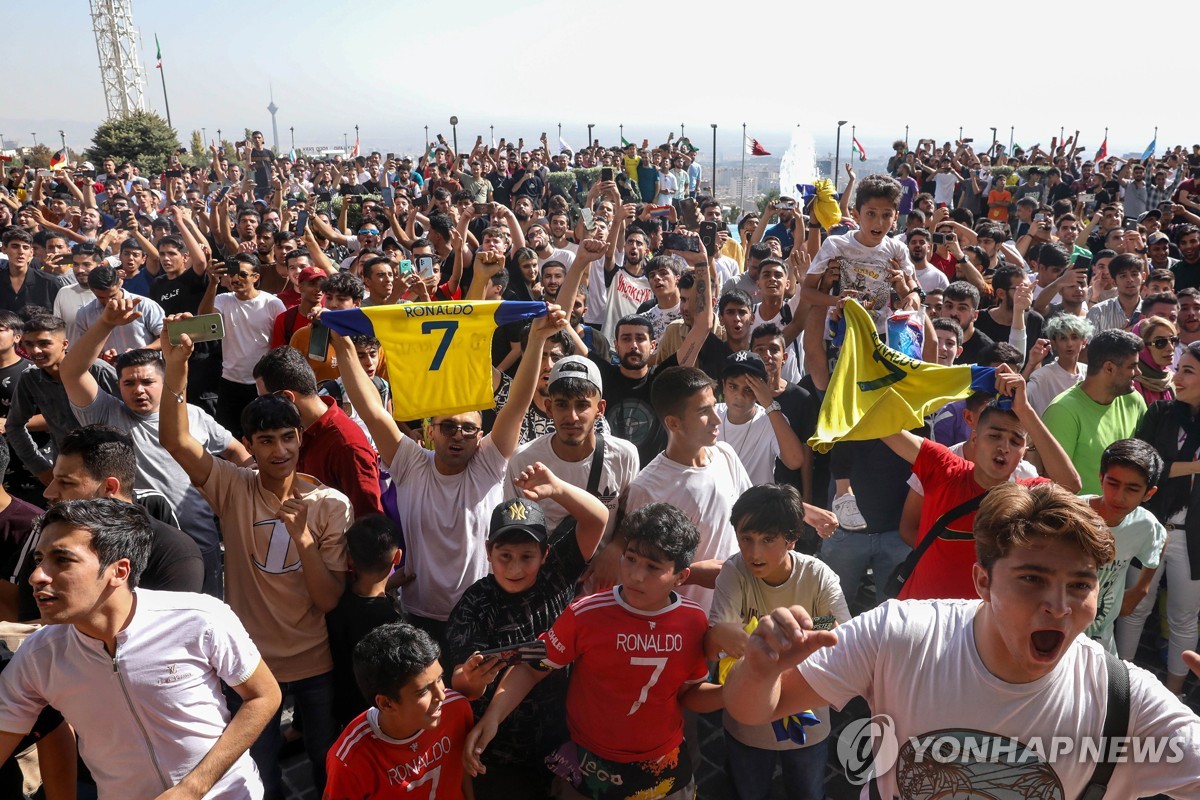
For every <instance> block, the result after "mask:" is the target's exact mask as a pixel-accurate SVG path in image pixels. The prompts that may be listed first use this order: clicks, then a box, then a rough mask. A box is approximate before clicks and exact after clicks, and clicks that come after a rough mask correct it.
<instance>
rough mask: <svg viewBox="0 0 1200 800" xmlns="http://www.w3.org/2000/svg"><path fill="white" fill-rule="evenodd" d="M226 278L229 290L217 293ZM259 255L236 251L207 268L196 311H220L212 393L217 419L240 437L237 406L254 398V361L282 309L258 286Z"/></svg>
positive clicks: (265, 348)
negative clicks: (216, 384)
mask: <svg viewBox="0 0 1200 800" xmlns="http://www.w3.org/2000/svg"><path fill="white" fill-rule="evenodd" d="M222 277H225V278H227V279H228V281H229V289H230V291H228V292H224V293H222V294H217V289H218V287H219V286H220V284H221V278H222ZM260 277H261V275H260V274H259V264H258V259H257V258H256V257H255V256H253V255H251V254H250V253H237V254H235V255H234V256H232V257H231V258H230V259H229V260H228V261H226V262H225V267H224V268H223V269H222V268H219V267H217V266H216V264H213V265H211V266H210V267H209V270H208V290H207V291H205V293H204V299H203V300H201V301H200V311H199V313H201V314H220V315H221V321H222V322H223V323H224V325H225V338H224V339H222V340H221V354H222V361H221V383H220V389H219V391H218V392H217V422H219V423H221V425H223V426H224V427H226V428H228V429H229V430H230V431H232V433H233V435H234V437H235V438H238V439H240V438H242V420H241V417H242V409H244V408H245V407H246V406H247V405H249V403H250V401H251V400H253V399H254V398H255V397H258V388H257V387H256V386H255V384H254V365H255V364H257V363H258V360H259V359H260V358H262V357H263V356H264V355H266V352H267V349H268V348H267V345H268V344H269V343H270V341H271V329H272V327H273V326H274V324H275V318H276V317H278V316H280V315H281V314H283V313H284V311H285V310H286V309H285V308H284V306H283V301H281V300H280V299H279V298H278V297H276V296H275V295H273V294H271V293H269V292H260V291H259V290H258V281H259V278H260Z"/></svg>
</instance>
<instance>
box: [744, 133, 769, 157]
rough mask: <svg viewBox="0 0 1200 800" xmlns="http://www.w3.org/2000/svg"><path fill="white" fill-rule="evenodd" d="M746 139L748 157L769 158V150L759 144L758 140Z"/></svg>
mask: <svg viewBox="0 0 1200 800" xmlns="http://www.w3.org/2000/svg"><path fill="white" fill-rule="evenodd" d="M745 139H746V155H748V156H769V155H771V154H770V153H768V152H767V148H765V147H763V146H762V145H761V144H759V143H758V139H751V138H750V137H749V136H747V137H745Z"/></svg>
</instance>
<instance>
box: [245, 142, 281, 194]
mask: <svg viewBox="0 0 1200 800" xmlns="http://www.w3.org/2000/svg"><path fill="white" fill-rule="evenodd" d="M250 162H251V163H252V164H253V165H254V183H255V184H256V185H257V186H258V187H260V188H264V189H265V188H266V187H268V186H270V185H271V164H273V163H274V162H275V154H274V153H272V152H271V151H270V150H267V149H266V148H263V149H262V150H251V151H250Z"/></svg>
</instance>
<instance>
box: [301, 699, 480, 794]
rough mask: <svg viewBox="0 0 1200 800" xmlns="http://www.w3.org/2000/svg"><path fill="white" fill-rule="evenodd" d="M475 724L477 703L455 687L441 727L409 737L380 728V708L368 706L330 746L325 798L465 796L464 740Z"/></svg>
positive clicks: (445, 704) (445, 705) (445, 708)
mask: <svg viewBox="0 0 1200 800" xmlns="http://www.w3.org/2000/svg"><path fill="white" fill-rule="evenodd" d="M474 724H475V715H474V714H473V713H472V712H471V704H470V703H468V702H467V698H465V697H463V696H462V695H461V694H459V693H458V692H454V691H447V692H446V699H445V700H443V701H442V716H441V719H440V720H438V724H437V727H434V728H424V729H422V730H419V731H417V732H416V733H415V734H413V735H412V736H410V737H408V738H407V739H393V738H392V737H390V736H388V735H387V734H386V733H384V732H383V731H382V730H380V728H379V709H378V708H374V707H372V708H368V709H367V710H366V711H364V712H363V713H361V714H359V715H358V716H357V717H355V718H354V721H353V722H351V723H350V724H349V725H347V726H346V730H344V731H342V735H341V736H339V737H338V740H337V741H336V742H334V744H333V747H331V748H330V749H329V755H328V756H326V758H325V769H326V771H327V772H328V775H329V777H328V778H327V779H326V782H325V794H324V795H323V797H324V800H360V798H361V800H366V799H367V798H376V800H388V798H404V800H461V798H462V797H463V791H462V783H463V766H462V750H463V741H464V740H465V739H466V738H467V734H468V733H469V732H470V730H471V727H472V726H473V725H474Z"/></svg>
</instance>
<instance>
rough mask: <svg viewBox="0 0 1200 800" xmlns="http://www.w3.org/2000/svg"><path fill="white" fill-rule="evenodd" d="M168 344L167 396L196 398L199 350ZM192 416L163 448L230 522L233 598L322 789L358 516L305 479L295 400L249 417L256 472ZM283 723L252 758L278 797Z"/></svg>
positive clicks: (225, 532)
mask: <svg viewBox="0 0 1200 800" xmlns="http://www.w3.org/2000/svg"><path fill="white" fill-rule="evenodd" d="M180 339H181V342H180V344H177V345H175V344H171V342H170V340H169V338H168V337H167V336H166V335H164V336H163V355H164V358H165V360H166V374H165V375H164V377H163V381H164V385H165V388H166V390H167V391H168V392H170V393H171V395H172V396H174V397H183V396H184V392H185V391H186V390H187V382H188V358H189V357H190V356H191V350H192V341H191V339H190V338H189V337H188V336H186V335H184V336H181V337H180ZM188 416H189V415H188V413H187V410H186V407H185V406H184V405H183V404H181V403H173V402H168V403H166V404H165V405H164V407H163V409H162V412H161V418H160V424H159V439H160V441H161V442H162V446H163V447H164V448H166V450H167V452H169V453H170V454H171V456H172V457H173V458H174V459H175V460H176V461H177V462H178V463H179V465H180V466H181V467H182V468H183V471H184V472H185V473H186V474H187V477H188V479H189V480H190V481H191V483H192V485H193V486H195V487H196V488H197V489H198V490H199V491H200V493H201V494H202V495H203V496H204V499H205V500H207V501H208V503H209V505H210V506H211V507H212V509H213V512H214V513H215V514H216V515H217V516H218V517H219V518H220V519H221V520H222V523H223V524H222V526H221V533H222V538H223V539H224V543H225V575H226V586H225V594H226V597H227V598H228V599H229V605H230V606H231V607H232V608H233V610H234V612H236V613H237V615H238V617H239V618H240V619H241V620H242V622H243V623H244V624H245V625H246V629H247V630H248V631H249V632H250V635H251V636H253V637H254V640H255V642H256V643H258V645H259V647H260V648H261V649H262V651H263V658H264V659H265V660H266V662H267V664H268V665H270V666H271V671H272V672H273V673H274V674H275V676H276V678H277V679H278V680H279V682H280V685H281V686H282V687H283V689H284V691H285V692H289V691H290V692H291V693H292V694H293V695H294V696H295V698H296V709H297V711H298V712H299V713H301V714H303V716H304V747H305V750H306V751H307V752H308V760H309V765H310V766H311V768H312V778H313V783H314V784H315V785H316V786H317V788H318V789H323V788H324V786H325V754H326V752H328V750H329V746H330V745H331V744H332V743H333V740H334V737H335V736H336V730H335V729H334V723H333V658H332V656H331V654H330V650H329V634H328V631H327V629H326V627H325V614H326V613H328V612H330V611H332V610H333V609H334V608H336V607H337V604H338V601H339V600H340V599H341V597H342V593H343V591H345V587H346V541H345V533H346V529H347V528H348V527H350V520H351V519H352V518H353V512H352V511H351V508H350V501H349V500H348V499H346V496H345V495H344V494H342V493H341V492H338V491H336V490H334V489H330V488H329V487H327V486H322V485H320V484H314V483H311V482H309V481H308V480H307V479H306V478H304V477H301V476H300V475H299V474H298V473H297V471H296V465H297V463H298V462H299V459H300V438H301V436H302V424H301V422H300V413H299V412H298V411H297V410H296V407H295V406H294V405H293V404H292V403H290V402H289V401H288V400H287V398H284V397H280V396H278V395H268V396H265V397H258V398H255V399H254V400H253V401H252V402H251V403H250V405H248V406H246V409H245V411H244V412H243V413H242V428H243V430H244V434H245V438H244V440H243V441H244V442H245V443H246V447H247V449H248V450H249V452H250V454H251V456H253V458H254V462H255V464H256V465H257V468H254V469H252V468H249V467H239V466H237V465H236V464H231V463H229V462H228V461H223V460H220V459H215V458H213V457H212V455H211V454H210V453H209V452H208V451H207V450H206V449H205V448H204V447H203V446H202V445H201V443H200V442H198V441H196V440H195V439H193V438H192V435H191V432H190V429H191V423H190V420H189V419H188ZM281 746H282V737H281V735H280V727H279V716H278V714H277V715H276V717H275V719H274V720H273V721H272V722H271V724H270V725H268V726H267V729H266V730H265V731H264V732H263V734H262V736H260V737H259V738H258V741H256V742H255V743H254V745H253V746H252V747H251V749H250V753H251V755H252V756H253V757H254V761H255V763H256V764H258V768H259V772H260V773H261V774H262V776H263V784H264V786H265V787H266V789H267V794H268V796H270V797H274V796H276V793H278V792H279V791H280V790H281V774H280V768H279V750H280V747H281Z"/></svg>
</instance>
